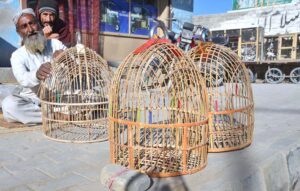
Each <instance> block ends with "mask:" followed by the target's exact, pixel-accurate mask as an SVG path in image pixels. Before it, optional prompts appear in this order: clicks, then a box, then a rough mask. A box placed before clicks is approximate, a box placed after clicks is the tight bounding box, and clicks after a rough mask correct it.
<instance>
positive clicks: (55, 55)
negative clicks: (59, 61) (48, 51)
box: [52, 50, 63, 58]
mask: <svg viewBox="0 0 300 191" xmlns="http://www.w3.org/2000/svg"><path fill="white" fill-rule="evenodd" d="M61 53H63V50H56V51H55V52H54V53H53V56H52V57H53V58H57V57H58V56H59V55H60V54H61Z"/></svg>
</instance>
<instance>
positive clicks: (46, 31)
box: [43, 25, 52, 38]
mask: <svg viewBox="0 0 300 191" xmlns="http://www.w3.org/2000/svg"><path fill="white" fill-rule="evenodd" d="M43 33H44V35H45V37H46V38H49V37H50V35H51V33H52V27H51V26H50V25H46V26H45V27H44V28H43Z"/></svg>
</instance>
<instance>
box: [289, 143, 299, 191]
mask: <svg viewBox="0 0 300 191" xmlns="http://www.w3.org/2000/svg"><path fill="white" fill-rule="evenodd" d="M286 159H287V165H288V170H289V177H290V186H291V189H292V190H300V165H299V164H300V146H298V147H296V148H295V149H293V150H291V151H290V152H289V153H288V154H287V156H286Z"/></svg>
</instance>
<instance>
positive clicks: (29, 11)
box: [13, 8, 35, 25]
mask: <svg viewBox="0 0 300 191" xmlns="http://www.w3.org/2000/svg"><path fill="white" fill-rule="evenodd" d="M24 14H31V15H33V16H35V13H34V11H33V10H32V9H31V8H26V9H22V10H21V11H19V12H18V13H17V14H16V15H15V16H14V18H13V22H14V23H15V25H17V24H18V21H19V19H20V17H21V16H22V15H24Z"/></svg>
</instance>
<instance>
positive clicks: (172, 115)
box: [109, 40, 208, 177]
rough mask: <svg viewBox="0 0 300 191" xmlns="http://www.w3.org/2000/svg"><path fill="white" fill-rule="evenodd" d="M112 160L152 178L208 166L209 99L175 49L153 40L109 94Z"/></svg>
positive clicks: (129, 61) (121, 71) (130, 59)
mask: <svg viewBox="0 0 300 191" xmlns="http://www.w3.org/2000/svg"><path fill="white" fill-rule="evenodd" d="M109 121H110V128H109V131H110V133H109V134H110V136H109V141H110V151H111V161H112V162H113V163H116V164H121V165H123V166H126V167H129V168H131V169H136V170H139V171H141V172H144V173H147V174H148V175H150V176H153V177H167V176H177V175H182V174H190V173H194V172H196V171H199V170H201V169H202V168H204V167H205V166H206V164H207V143H208V142H207V141H208V139H207V136H208V134H207V133H208V125H207V124H208V118H207V95H206V89H205V84H204V81H203V79H201V75H200V73H199V71H198V70H197V68H196V66H195V65H194V64H193V63H192V62H191V60H190V59H188V58H187V57H186V56H185V55H184V53H183V52H182V51H181V50H179V49H178V48H177V47H176V46H174V45H172V44H169V43H167V42H165V41H164V40H150V41H148V42H147V43H146V44H144V45H142V46H141V47H140V48H138V49H136V50H135V51H134V52H133V53H131V54H130V55H128V56H127V57H126V59H125V60H124V61H123V63H122V64H121V65H120V66H119V68H118V70H117V72H116V74H115V76H114V80H113V84H112V88H111V92H110V112H109Z"/></svg>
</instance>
